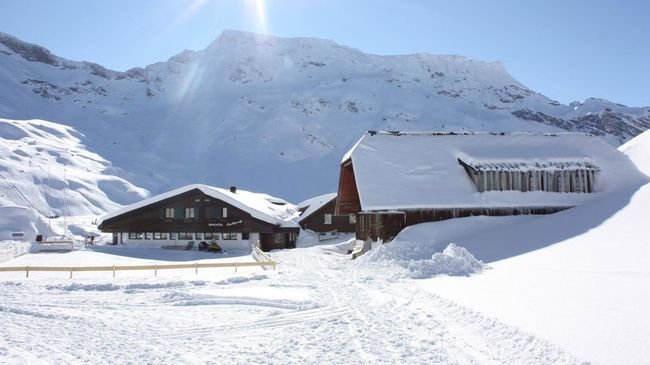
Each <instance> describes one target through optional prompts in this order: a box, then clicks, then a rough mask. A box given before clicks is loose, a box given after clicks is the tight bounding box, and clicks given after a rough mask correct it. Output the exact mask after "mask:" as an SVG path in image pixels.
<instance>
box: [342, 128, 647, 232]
mask: <svg viewBox="0 0 650 365" xmlns="http://www.w3.org/2000/svg"><path fill="white" fill-rule="evenodd" d="M637 175H638V170H636V168H635V167H634V166H633V164H632V163H631V162H630V161H629V159H628V158H627V157H626V156H625V155H623V154H622V153H620V152H619V151H618V150H616V149H615V148H613V147H612V146H610V145H608V144H607V143H605V142H604V141H603V140H602V139H600V138H598V137H595V136H590V135H584V134H575V133H566V134H531V133H512V134H506V133H432V132H372V131H371V132H367V133H365V134H364V136H363V137H362V138H361V139H360V140H359V141H358V142H357V143H356V144H355V145H354V146H353V147H352V149H351V150H350V151H348V152H347V153H346V154H345V155H344V157H343V159H342V161H341V169H340V176H339V189H338V196H337V201H336V208H335V214H337V215H345V214H355V215H356V216H357V218H356V238H357V239H358V240H363V241H366V240H378V239H382V240H384V241H388V240H391V239H392V238H393V237H395V235H397V233H398V232H399V231H400V230H402V229H403V228H404V227H406V226H409V225H413V224H417V223H422V222H431V221H438V220H444V219H450V218H460V217H469V216H474V215H490V216H499V215H519V214H549V213H555V212H558V211H561V210H564V209H568V208H571V207H573V206H575V205H578V204H581V203H583V202H585V201H588V200H590V199H592V198H593V197H595V196H598V195H599V193H600V192H603V191H605V190H611V189H614V188H616V187H620V186H624V185H625V184H629V183H631V181H629V178H630V176H637Z"/></svg>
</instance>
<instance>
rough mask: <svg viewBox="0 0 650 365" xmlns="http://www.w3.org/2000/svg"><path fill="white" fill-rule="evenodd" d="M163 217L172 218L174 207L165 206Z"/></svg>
mask: <svg viewBox="0 0 650 365" xmlns="http://www.w3.org/2000/svg"><path fill="white" fill-rule="evenodd" d="M165 218H174V208H165Z"/></svg>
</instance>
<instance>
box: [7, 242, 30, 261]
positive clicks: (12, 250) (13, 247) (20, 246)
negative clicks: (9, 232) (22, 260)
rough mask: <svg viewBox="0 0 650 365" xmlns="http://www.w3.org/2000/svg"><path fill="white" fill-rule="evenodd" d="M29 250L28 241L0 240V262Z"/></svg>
mask: <svg viewBox="0 0 650 365" xmlns="http://www.w3.org/2000/svg"><path fill="white" fill-rule="evenodd" d="M28 252H29V242H26V241H0V262H5V261H9V260H13V259H15V258H16V257H18V256H22V255H24V254H26V253H28Z"/></svg>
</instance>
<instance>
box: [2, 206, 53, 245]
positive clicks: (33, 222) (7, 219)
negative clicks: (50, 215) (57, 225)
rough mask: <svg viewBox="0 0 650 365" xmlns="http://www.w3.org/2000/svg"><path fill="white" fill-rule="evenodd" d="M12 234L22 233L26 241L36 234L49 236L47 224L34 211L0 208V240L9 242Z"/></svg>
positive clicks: (21, 208) (14, 207)
mask: <svg viewBox="0 0 650 365" xmlns="http://www.w3.org/2000/svg"><path fill="white" fill-rule="evenodd" d="M13 232H23V233H24V239H25V240H26V241H33V240H34V239H35V238H36V234H37V233H42V234H44V235H49V233H51V232H50V231H49V229H48V226H47V222H46V221H45V220H44V218H43V217H42V216H41V215H40V214H38V213H37V212H36V211H35V210H34V209H31V208H26V207H16V206H4V207H0V240H10V239H11V234H12V233H13Z"/></svg>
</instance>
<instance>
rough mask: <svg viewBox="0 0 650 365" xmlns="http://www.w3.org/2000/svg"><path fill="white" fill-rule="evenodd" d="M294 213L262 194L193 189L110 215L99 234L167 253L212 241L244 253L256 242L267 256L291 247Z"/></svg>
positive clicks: (294, 234)
mask: <svg viewBox="0 0 650 365" xmlns="http://www.w3.org/2000/svg"><path fill="white" fill-rule="evenodd" d="M297 214H298V212H297V210H296V207H295V206H294V205H292V204H289V203H287V202H286V201H284V200H282V199H277V198H274V197H271V196H269V195H266V194H258V193H251V192H248V191H243V190H237V189H236V188H235V187H231V188H230V189H229V190H226V189H221V188H216V187H212V186H207V185H199V184H196V185H188V186H185V187H182V188H178V189H175V190H172V191H169V192H166V193H163V194H160V195H156V196H153V197H151V198H148V199H145V200H143V201H141V202H138V203H135V204H132V205H129V206H126V207H124V208H121V209H119V210H117V211H115V212H112V213H110V214H108V215H106V216H104V217H103V218H102V220H101V222H100V223H99V229H100V230H101V231H102V232H111V233H113V243H114V244H126V245H131V246H141V247H169V248H173V247H187V246H188V244H189V243H190V242H194V243H195V244H196V245H197V246H198V243H199V242H201V241H207V242H209V241H211V240H216V241H217V242H218V243H219V245H220V246H221V247H223V248H224V249H230V250H250V248H251V245H252V244H256V243H258V242H259V244H260V246H261V249H262V250H264V251H270V250H272V249H279V248H294V247H295V244H296V238H297V235H298V232H299V231H300V228H299V226H298V225H297V224H296V223H295V222H294V221H293V218H295V217H296V216H297ZM195 247H196V246H195Z"/></svg>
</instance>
